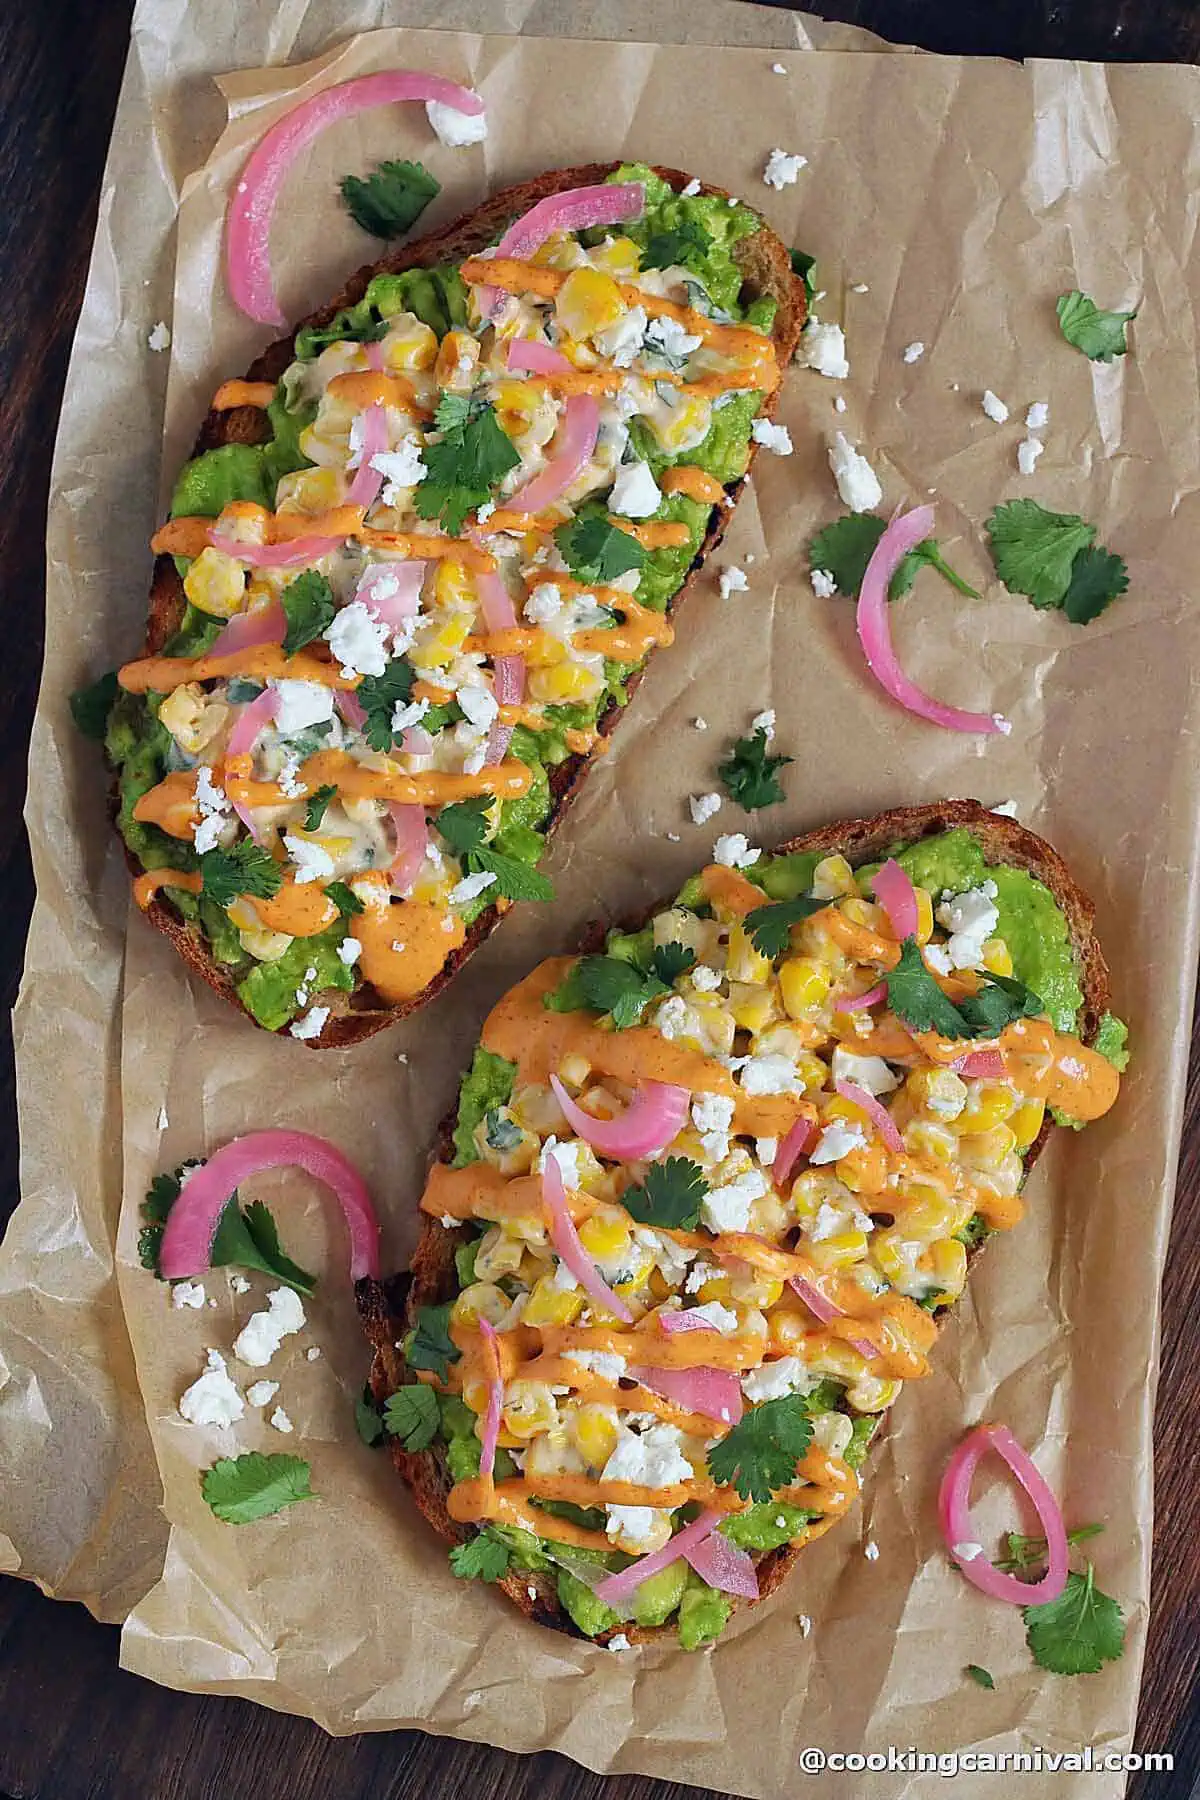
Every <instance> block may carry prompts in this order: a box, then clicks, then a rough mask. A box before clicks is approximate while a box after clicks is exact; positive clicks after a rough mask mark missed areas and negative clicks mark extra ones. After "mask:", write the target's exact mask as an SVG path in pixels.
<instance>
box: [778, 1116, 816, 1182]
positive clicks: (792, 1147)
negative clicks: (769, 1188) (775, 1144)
mask: <svg viewBox="0 0 1200 1800" xmlns="http://www.w3.org/2000/svg"><path fill="white" fill-rule="evenodd" d="M820 1129H821V1128H820V1126H819V1125H818V1124H817V1122H816V1120H815V1119H806V1118H805V1117H804V1115H803V1114H801V1116H800V1117H799V1118H798V1119H797V1120H796V1123H795V1124H794V1125H793V1126H792V1127H791V1129H790V1130H789V1132H788V1134H787V1136H786V1137H785V1138H784V1140H783V1142H782V1144H780V1146H779V1148H778V1150H777V1151H776V1152H775V1161H774V1162H773V1163H772V1165H771V1179H772V1181H773V1182H774V1183H775V1185H776V1186H777V1187H781V1186H782V1185H783V1183H784V1182H785V1181H786V1180H787V1178H788V1176H789V1175H790V1174H791V1172H792V1170H793V1169H794V1168H795V1166H796V1164H797V1163H798V1162H799V1160H800V1158H801V1157H802V1156H803V1155H804V1152H805V1151H806V1150H807V1149H808V1147H809V1145H810V1144H811V1143H812V1142H813V1140H814V1139H815V1138H816V1137H818V1136H819V1135H820Z"/></svg>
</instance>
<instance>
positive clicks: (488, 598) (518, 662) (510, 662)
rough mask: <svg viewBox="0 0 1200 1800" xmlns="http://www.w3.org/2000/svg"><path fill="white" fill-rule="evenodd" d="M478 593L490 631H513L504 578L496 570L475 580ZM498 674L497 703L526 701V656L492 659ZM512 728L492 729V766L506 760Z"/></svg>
mask: <svg viewBox="0 0 1200 1800" xmlns="http://www.w3.org/2000/svg"><path fill="white" fill-rule="evenodd" d="M475 591H476V593H477V594H478V596H479V610H480V612H481V613H482V614H483V623H484V625H485V627H486V628H487V630H488V631H511V630H512V628H513V626H514V625H515V624H516V622H517V614H516V609H515V607H514V606H513V603H512V595H511V594H510V593H509V591H508V589H507V588H506V587H505V585H504V581H503V579H502V577H501V576H499V575H498V574H496V572H495V571H494V570H493V571H491V572H490V573H487V574H480V575H477V576H476V577H475ZM492 668H493V670H494V674H495V688H496V701H497V704H498V705H500V706H519V705H520V704H521V701H522V700H523V699H524V698H525V658H524V657H523V656H497V657H494V658H493V659H492ZM512 734H513V728H512V726H511V725H502V724H500V722H499V720H497V722H496V723H495V724H494V725H493V726H492V729H491V731H490V733H489V734H488V741H487V749H486V751H485V756H486V760H487V762H488V763H489V764H490V765H494V764H496V763H500V762H503V761H504V755H505V752H506V751H507V749H508V746H509V742H510V740H511V738H512Z"/></svg>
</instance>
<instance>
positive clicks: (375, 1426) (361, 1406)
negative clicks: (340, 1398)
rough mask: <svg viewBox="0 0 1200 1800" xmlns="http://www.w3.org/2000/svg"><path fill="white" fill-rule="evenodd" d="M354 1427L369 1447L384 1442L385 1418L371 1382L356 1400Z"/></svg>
mask: <svg viewBox="0 0 1200 1800" xmlns="http://www.w3.org/2000/svg"><path fill="white" fill-rule="evenodd" d="M354 1429H355V1431H357V1433H358V1435H359V1437H360V1438H361V1439H362V1441H363V1443H364V1444H366V1445H367V1447H368V1449H370V1448H372V1447H373V1446H374V1445H375V1444H379V1443H382V1442H383V1420H382V1418H381V1417H380V1414H379V1408H378V1407H377V1406H376V1404H375V1400H374V1396H373V1395H372V1393H371V1386H370V1383H369V1382H368V1383H367V1385H366V1386H365V1387H364V1388H363V1391H362V1393H361V1394H359V1396H358V1398H357V1399H356V1400H355V1402H354Z"/></svg>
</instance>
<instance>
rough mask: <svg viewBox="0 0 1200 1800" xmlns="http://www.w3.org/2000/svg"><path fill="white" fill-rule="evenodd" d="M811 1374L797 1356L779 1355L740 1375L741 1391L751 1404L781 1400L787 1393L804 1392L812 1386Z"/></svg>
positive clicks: (756, 1404) (757, 1404)
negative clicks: (771, 1360)
mask: <svg viewBox="0 0 1200 1800" xmlns="http://www.w3.org/2000/svg"><path fill="white" fill-rule="evenodd" d="M812 1379H813V1378H812V1376H811V1375H810V1374H809V1373H808V1370H807V1369H806V1368H805V1366H804V1364H803V1363H802V1362H801V1360H800V1358H799V1357H798V1356H779V1357H776V1358H775V1360H774V1361H773V1362H765V1363H763V1364H762V1365H761V1366H760V1367H759V1368H757V1369H751V1370H750V1372H749V1374H747V1375H743V1376H742V1392H743V1394H745V1396H746V1398H747V1400H749V1401H750V1403H751V1405H753V1406H759V1405H761V1403H762V1402H763V1401H764V1400H782V1399H783V1398H784V1396H785V1395H787V1394H798V1393H803V1392H805V1390H806V1389H808V1388H810V1387H811V1386H812Z"/></svg>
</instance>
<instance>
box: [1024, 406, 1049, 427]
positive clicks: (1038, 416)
mask: <svg viewBox="0 0 1200 1800" xmlns="http://www.w3.org/2000/svg"><path fill="white" fill-rule="evenodd" d="M1049 423H1050V408H1049V406H1048V405H1047V404H1046V402H1045V401H1044V400H1035V401H1034V403H1033V405H1032V406H1031V407H1030V408H1029V411H1028V412H1027V413H1026V414H1025V424H1026V427H1027V428H1028V430H1030V431H1044V430H1045V429H1046V426H1047V425H1048V424H1049Z"/></svg>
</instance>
